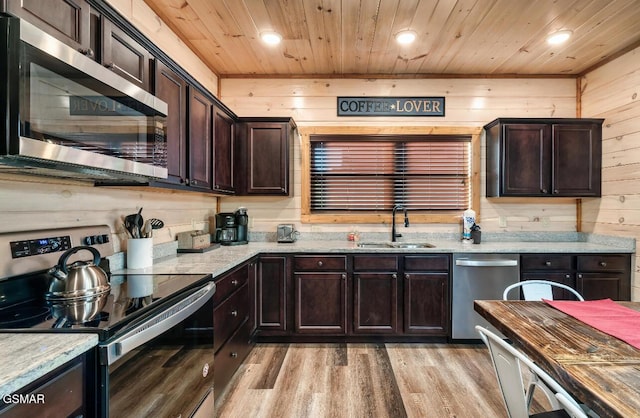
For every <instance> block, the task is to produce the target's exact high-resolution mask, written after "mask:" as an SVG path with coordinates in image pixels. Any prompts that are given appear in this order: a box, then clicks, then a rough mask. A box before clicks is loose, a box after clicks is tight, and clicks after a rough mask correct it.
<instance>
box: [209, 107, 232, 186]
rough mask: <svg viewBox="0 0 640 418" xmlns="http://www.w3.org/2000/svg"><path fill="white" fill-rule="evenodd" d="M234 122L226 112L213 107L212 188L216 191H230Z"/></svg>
mask: <svg viewBox="0 0 640 418" xmlns="http://www.w3.org/2000/svg"><path fill="white" fill-rule="evenodd" d="M234 136H235V129H234V122H233V119H231V117H229V116H228V115H227V114H226V113H223V112H222V111H220V110H218V109H215V111H214V116H213V143H214V149H213V188H214V190H216V191H220V192H228V193H232V192H234V191H235V185H234V182H233V154H234V153H233V147H234Z"/></svg>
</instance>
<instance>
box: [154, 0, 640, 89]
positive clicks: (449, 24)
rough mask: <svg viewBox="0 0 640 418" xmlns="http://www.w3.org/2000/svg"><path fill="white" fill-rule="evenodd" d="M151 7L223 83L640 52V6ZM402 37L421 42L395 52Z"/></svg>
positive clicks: (189, 1) (594, 60) (360, 3)
mask: <svg viewBox="0 0 640 418" xmlns="http://www.w3.org/2000/svg"><path fill="white" fill-rule="evenodd" d="M145 2H146V3H147V4H148V5H149V6H150V7H151V8H152V9H153V10H154V11H155V12H156V14H158V16H160V18H161V19H162V20H163V21H164V22H165V23H166V24H167V25H168V26H169V27H171V28H172V29H173V31H174V32H176V33H177V34H178V36H180V37H181V38H182V39H183V41H184V42H185V43H186V44H187V45H188V46H189V47H190V48H192V49H193V50H194V51H195V52H196V54H198V56H199V57H200V58H201V59H202V60H203V61H204V62H205V63H206V64H207V65H208V66H209V67H210V68H211V69H212V70H213V71H214V72H215V73H216V74H218V75H219V76H221V77H223V78H224V77H245V76H251V77H313V76H324V77H354V76H355V77H380V76H394V77H423V76H444V75H448V76H469V75H475V76H477V75H480V76H502V75H509V76H514V75H526V76H531V75H566V76H576V75H579V74H582V73H584V72H586V71H587V70H589V69H591V68H594V67H596V66H598V65H600V64H601V63H603V62H606V61H608V60H610V59H611V58H613V57H615V56H617V55H619V54H621V53H623V52H625V51H628V50H630V49H632V48H634V47H637V46H639V45H640V0H145ZM403 29H411V30H414V31H415V32H416V33H417V35H418V39H417V41H416V42H415V43H413V44H412V45H410V46H399V45H397V44H396V42H395V39H394V35H395V34H396V33H397V32H398V31H400V30H403ZM560 29H569V30H572V31H573V36H572V37H571V38H570V39H569V41H568V42H567V43H566V44H563V45H561V46H549V45H548V44H547V43H546V42H545V37H546V36H547V35H548V34H549V33H552V32H554V31H557V30H560ZM271 30H273V31H277V32H279V33H280V34H282V37H283V41H282V43H281V44H280V45H278V46H275V47H268V46H265V45H264V44H263V43H262V42H261V40H260V38H259V34H260V33H261V32H264V31H271Z"/></svg>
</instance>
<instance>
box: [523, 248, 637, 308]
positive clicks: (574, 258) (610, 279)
mask: <svg viewBox="0 0 640 418" xmlns="http://www.w3.org/2000/svg"><path fill="white" fill-rule="evenodd" d="M520 259H521V270H520V279H521V280H550V281H554V282H558V283H562V284H565V285H567V286H570V287H572V288H574V289H576V290H577V291H578V292H579V293H580V294H581V295H582V296H583V297H584V298H585V299H586V300H594V299H605V298H611V299H613V300H631V255H630V254H561V255H559V254H522V256H521V258H520ZM553 292H554V293H553V296H554V298H562V299H567V298H570V295H569V292H566V291H564V290H557V289H554V291H553Z"/></svg>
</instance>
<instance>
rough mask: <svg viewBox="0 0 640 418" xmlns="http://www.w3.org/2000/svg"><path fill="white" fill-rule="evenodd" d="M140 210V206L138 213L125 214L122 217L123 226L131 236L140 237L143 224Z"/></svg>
mask: <svg viewBox="0 0 640 418" xmlns="http://www.w3.org/2000/svg"><path fill="white" fill-rule="evenodd" d="M141 212H142V208H140V210H138V213H134V214H131V215H127V216H126V217H125V218H124V226H125V228H127V230H128V231H129V233H130V234H131V237H132V238H140V237H141V232H142V226H143V224H144V220H143V218H142V216H141V215H140V213H141Z"/></svg>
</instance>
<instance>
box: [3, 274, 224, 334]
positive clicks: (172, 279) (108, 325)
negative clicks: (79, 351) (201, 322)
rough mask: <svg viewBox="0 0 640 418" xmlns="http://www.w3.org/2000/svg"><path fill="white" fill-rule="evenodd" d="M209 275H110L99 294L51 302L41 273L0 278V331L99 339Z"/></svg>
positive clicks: (185, 292)
mask: <svg viewBox="0 0 640 418" xmlns="http://www.w3.org/2000/svg"><path fill="white" fill-rule="evenodd" d="M211 280H212V276H211V275H210V274H113V275H111V277H110V280H109V281H110V284H111V290H110V292H108V293H105V294H103V295H100V296H97V297H93V298H88V299H83V300H73V301H65V302H64V303H57V302H55V303H53V302H51V301H47V300H45V298H44V294H45V292H46V290H47V289H48V282H49V277H48V276H47V275H46V273H44V272H43V273H38V274H32V275H27V276H21V277H15V278H12V279H10V280H5V281H0V332H91V333H97V334H98V336H99V339H100V341H104V340H107V339H109V338H110V337H111V336H113V335H114V334H116V333H117V332H118V331H119V330H120V329H122V328H123V327H125V326H128V325H133V324H134V323H137V322H139V321H141V320H143V319H145V318H146V317H147V316H148V315H149V314H152V313H153V311H154V310H156V309H159V308H162V307H163V306H165V305H166V304H167V303H170V302H171V301H172V300H174V299H175V298H177V297H184V296H186V295H188V294H190V293H192V292H194V291H196V290H197V288H198V286H199V285H200V284H203V283H205V282H207V281H211Z"/></svg>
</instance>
